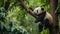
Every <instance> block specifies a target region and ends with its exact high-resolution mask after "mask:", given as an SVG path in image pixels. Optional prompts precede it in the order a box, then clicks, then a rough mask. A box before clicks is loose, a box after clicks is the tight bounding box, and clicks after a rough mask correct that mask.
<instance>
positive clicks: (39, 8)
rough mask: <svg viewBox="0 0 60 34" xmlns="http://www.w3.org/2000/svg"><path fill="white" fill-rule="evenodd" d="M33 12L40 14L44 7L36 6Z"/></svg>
mask: <svg viewBox="0 0 60 34" xmlns="http://www.w3.org/2000/svg"><path fill="white" fill-rule="evenodd" d="M33 12H34V14H35V15H38V14H41V13H42V12H44V8H42V7H37V8H35V9H34V11H33Z"/></svg>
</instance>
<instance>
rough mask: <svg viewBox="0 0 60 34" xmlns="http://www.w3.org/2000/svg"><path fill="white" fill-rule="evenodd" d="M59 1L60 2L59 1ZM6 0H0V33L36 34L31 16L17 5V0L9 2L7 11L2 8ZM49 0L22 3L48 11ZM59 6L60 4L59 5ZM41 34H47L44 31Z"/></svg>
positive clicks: (47, 33)
mask: <svg viewBox="0 0 60 34" xmlns="http://www.w3.org/2000/svg"><path fill="white" fill-rule="evenodd" d="M59 1H60V0H59ZM6 2H8V0H0V33H1V34H6V33H8V34H38V33H39V32H38V25H37V24H36V23H34V21H35V19H34V17H33V16H31V15H30V14H28V13H27V11H26V10H25V9H24V8H23V7H21V6H20V5H19V2H18V0H10V4H9V7H8V10H5V8H4V6H5V3H6ZM49 2H50V0H24V3H25V4H26V5H27V6H28V7H31V8H33V9H34V8H36V7H37V6H41V7H43V8H44V9H45V10H47V11H49V10H50V3H49ZM59 5H60V4H59ZM41 34H49V30H48V29H46V30H44V29H43V31H42V32H41Z"/></svg>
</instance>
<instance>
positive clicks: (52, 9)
mask: <svg viewBox="0 0 60 34" xmlns="http://www.w3.org/2000/svg"><path fill="white" fill-rule="evenodd" d="M57 6H58V0H50V13H51V15H52V16H53V20H54V21H53V22H54V26H53V27H54V28H53V29H52V30H51V31H50V33H51V34H57V33H58V16H57V15H56V14H55V10H56V8H57Z"/></svg>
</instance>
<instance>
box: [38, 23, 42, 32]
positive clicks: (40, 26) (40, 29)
mask: <svg viewBox="0 0 60 34" xmlns="http://www.w3.org/2000/svg"><path fill="white" fill-rule="evenodd" d="M42 30H43V24H39V25H38V31H39V32H41V31H42Z"/></svg>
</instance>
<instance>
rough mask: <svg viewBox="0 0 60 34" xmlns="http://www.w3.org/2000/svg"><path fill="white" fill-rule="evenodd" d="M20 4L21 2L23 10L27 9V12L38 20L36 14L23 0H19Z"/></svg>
mask: <svg viewBox="0 0 60 34" xmlns="http://www.w3.org/2000/svg"><path fill="white" fill-rule="evenodd" d="M19 2H20V5H21V6H22V7H23V8H25V10H27V12H28V13H30V14H31V15H32V16H33V17H35V18H36V16H35V15H34V12H33V11H32V10H31V9H29V7H27V6H26V5H25V4H24V2H23V0H19Z"/></svg>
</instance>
